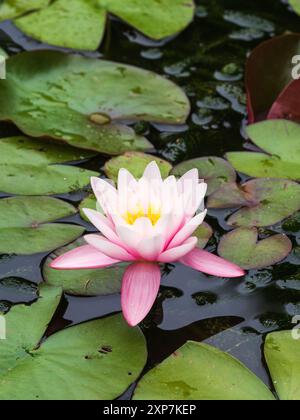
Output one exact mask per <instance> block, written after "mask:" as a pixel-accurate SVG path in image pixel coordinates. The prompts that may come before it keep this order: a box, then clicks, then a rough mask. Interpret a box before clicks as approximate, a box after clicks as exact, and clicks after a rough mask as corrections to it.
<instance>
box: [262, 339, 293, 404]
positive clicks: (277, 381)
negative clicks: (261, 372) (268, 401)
mask: <svg viewBox="0 0 300 420" xmlns="http://www.w3.org/2000/svg"><path fill="white" fill-rule="evenodd" d="M264 352H265V357H266V360H267V364H268V367H269V369H270V372H271V376H272V379H273V382H274V385H275V388H276V391H277V394H278V396H279V398H280V399H281V400H295V401H298V400H299V399H300V366H299V358H300V341H299V339H298V340H296V339H295V338H294V337H293V336H292V331H280V332H275V333H271V334H269V335H268V336H267V338H266V343H265V348H264Z"/></svg>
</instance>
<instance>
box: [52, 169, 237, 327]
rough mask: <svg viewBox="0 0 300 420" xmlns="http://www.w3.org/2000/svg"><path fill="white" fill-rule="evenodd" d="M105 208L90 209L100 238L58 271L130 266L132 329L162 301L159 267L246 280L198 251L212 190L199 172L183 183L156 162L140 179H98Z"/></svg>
mask: <svg viewBox="0 0 300 420" xmlns="http://www.w3.org/2000/svg"><path fill="white" fill-rule="evenodd" d="M91 185H92V188H93V191H94V193H95V196H96V198H97V201H98V204H99V209H98V210H90V209H84V213H85V214H86V216H87V217H88V218H89V220H90V221H91V223H92V224H93V225H94V226H95V227H96V228H97V229H98V230H99V232H100V233H99V234H89V235H86V236H85V237H84V239H85V241H86V243H87V245H84V246H81V247H78V248H76V249H74V250H72V251H70V252H68V253H66V254H64V255H62V256H60V257H58V258H56V259H55V260H54V261H53V262H52V264H51V267H52V268H54V269H58V270H74V269H96V268H103V267H108V266H112V265H114V264H118V263H120V262H124V261H126V262H129V263H130V265H129V266H128V267H127V269H126V270H125V273H124V275H123V279H122V290H121V303H122V310H123V314H124V317H125V319H126V321H127V322H128V324H129V325H131V326H135V325H137V324H138V323H139V322H141V321H142V320H143V319H144V318H145V316H146V315H147V314H148V312H149V311H150V309H151V307H152V306H153V303H154V302H155V299H156V297H157V294H158V291H159V287H160V280H161V272H160V266H159V263H175V262H180V263H182V264H185V265H187V266H189V267H192V268H194V269H195V270H198V271H201V272H203V273H206V274H210V275H214V276H220V277H240V276H243V275H244V271H243V270H242V269H241V268H240V267H238V266H237V265H235V264H233V263H231V262H228V261H226V260H224V259H222V258H220V257H218V256H216V255H213V254H211V253H209V252H207V251H204V250H202V249H200V248H198V247H197V242H198V239H197V237H195V236H193V233H194V232H195V230H196V229H197V228H198V227H199V226H200V224H201V223H202V222H203V220H204V218H205V216H206V210H204V197H205V194H206V189H207V185H206V184H205V183H204V182H202V181H200V180H199V177H198V171H197V169H192V170H190V171H189V172H187V173H186V174H185V175H184V176H183V177H182V178H180V179H179V180H177V179H176V178H175V177H174V176H169V177H168V178H166V179H165V180H163V179H162V177H161V173H160V170H159V168H158V166H157V164H156V163H155V162H152V163H150V164H149V165H148V166H147V168H146V169H145V172H144V174H143V176H142V178H140V179H138V180H137V179H135V178H134V177H133V176H132V175H131V173H130V172H129V171H127V170H126V169H121V170H120V171H119V176H118V185H117V188H115V187H114V186H113V185H112V184H111V182H109V181H106V180H103V179H100V178H92V180H91Z"/></svg>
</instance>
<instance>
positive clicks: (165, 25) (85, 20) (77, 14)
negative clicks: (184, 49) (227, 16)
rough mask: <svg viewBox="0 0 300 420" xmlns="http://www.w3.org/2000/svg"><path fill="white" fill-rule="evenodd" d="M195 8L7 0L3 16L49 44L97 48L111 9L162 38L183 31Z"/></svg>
mask: <svg viewBox="0 0 300 420" xmlns="http://www.w3.org/2000/svg"><path fill="white" fill-rule="evenodd" d="M194 10H195V5H194V2H193V0H159V1H157V0H147V2H146V3H145V2H144V0H126V2H124V0H93V1H87V0H72V1H70V0H54V1H50V0H26V1H24V0H13V1H12V0H4V1H3V2H2V3H1V6H0V20H5V19H14V23H15V25H16V26H17V27H18V28H19V29H21V30H22V31H23V32H24V33H25V34H26V35H28V36H31V37H32V38H35V39H37V40H39V41H42V42H44V43H47V44H52V45H56V46H60V47H67V48H75V49H81V50H96V49H97V48H98V46H99V44H100V43H101V41H102V39H103V37H104V33H105V27H106V21H107V15H108V13H111V14H113V15H115V16H117V17H119V18H120V19H122V20H124V21H125V22H126V23H128V24H129V25H131V26H133V27H134V28H135V29H137V30H138V31H140V32H142V33H143V34H144V35H146V36H148V37H150V38H153V39H155V40H160V39H163V38H165V37H168V36H171V35H175V34H176V33H177V32H180V31H182V30H183V29H184V28H185V27H186V26H187V25H188V24H189V23H190V22H191V21H192V19H193V16H194Z"/></svg>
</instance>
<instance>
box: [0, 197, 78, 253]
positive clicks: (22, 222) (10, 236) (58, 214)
mask: <svg viewBox="0 0 300 420" xmlns="http://www.w3.org/2000/svg"><path fill="white" fill-rule="evenodd" d="M75 213H76V209H75V208H74V207H73V206H72V205H70V204H68V203H66V202H64V201H62V200H57V199H56V198H51V197H13V198H3V199H1V200H0V214H1V218H0V254H23V255H30V254H35V253H39V252H47V251H52V250H53V249H56V248H58V247H60V246H63V245H65V244H67V243H69V242H72V241H74V240H75V239H76V238H78V237H79V236H80V235H82V233H83V232H84V228H82V227H81V226H76V225H71V224H66V223H47V222H52V221H54V220H57V219H61V218H64V217H68V216H72V215H73V214H75Z"/></svg>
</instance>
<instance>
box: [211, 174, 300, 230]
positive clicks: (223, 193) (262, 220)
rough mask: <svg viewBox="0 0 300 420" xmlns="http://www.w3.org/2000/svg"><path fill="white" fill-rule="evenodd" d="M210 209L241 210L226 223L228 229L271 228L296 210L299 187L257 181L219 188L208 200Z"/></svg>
mask: <svg viewBox="0 0 300 420" xmlns="http://www.w3.org/2000/svg"><path fill="white" fill-rule="evenodd" d="M207 205H208V207H210V208H234V207H242V206H245V207H242V208H241V209H240V210H239V211H237V212H236V213H234V214H233V215H232V216H230V217H229V219H228V222H227V223H228V224H229V225H231V226H236V227H238V226H241V227H251V226H257V227H260V226H271V225H273V224H275V223H278V222H280V221H281V220H284V219H285V218H287V217H288V216H290V215H292V214H293V213H295V212H297V211H298V210H299V209H300V185H299V184H297V183H296V182H293V181H289V180H284V179H273V178H260V179H254V180H252V181H249V182H246V183H245V184H242V185H241V186H238V185H237V184H234V183H231V184H227V185H224V186H223V187H221V188H220V189H219V190H218V191H217V192H216V193H214V194H213V195H211V196H210V197H209V200H208V204H207Z"/></svg>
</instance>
